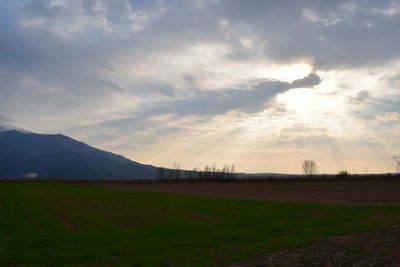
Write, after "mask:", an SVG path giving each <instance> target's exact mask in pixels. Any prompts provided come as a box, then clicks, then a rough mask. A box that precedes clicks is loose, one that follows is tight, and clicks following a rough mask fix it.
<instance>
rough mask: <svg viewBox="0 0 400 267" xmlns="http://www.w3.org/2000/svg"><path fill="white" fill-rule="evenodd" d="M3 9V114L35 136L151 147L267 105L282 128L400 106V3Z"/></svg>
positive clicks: (29, 5)
mask: <svg viewBox="0 0 400 267" xmlns="http://www.w3.org/2000/svg"><path fill="white" fill-rule="evenodd" d="M0 17H1V18H2V27H0V82H1V87H0V114H1V115H0V121H7V120H8V121H11V122H12V123H13V124H16V125H18V126H23V127H26V128H28V129H32V130H33V131H37V132H43V131H44V132H46V131H47V132H53V131H60V132H63V131H68V130H70V131H71V132H74V133H78V130H82V132H84V133H88V134H87V135H86V137H85V135H84V134H83V135H82V138H86V140H89V141H90V139H93V140H98V141H99V142H100V141H102V142H106V139H107V138H108V137H110V138H112V136H115V139H121V132H122V131H123V130H124V131H125V132H126V133H127V135H129V136H131V137H132V138H133V136H138V137H137V139H135V140H137V143H136V144H140V142H142V141H143V143H146V144H147V143H149V140H158V139H157V138H161V137H159V136H160V135H163V134H164V135H165V136H170V135H171V136H173V135H174V134H175V132H174V130H173V129H174V127H175V128H176V129H177V131H178V132H182V133H183V135H185V134H186V135H187V134H188V133H190V132H191V131H192V130H193V127H194V126H193V125H198V124H199V122H196V121H195V120H203V121H202V123H201V125H204V126H205V127H206V126H207V125H209V123H211V122H210V121H213V120H219V121H218V125H219V127H220V128H224V127H226V126H227V125H230V123H232V120H233V119H232V117H234V116H237V117H238V119H237V120H238V121H240V120H241V119H242V117H241V116H243V117H244V118H246V119H247V120H249V121H253V120H254V121H257V120H258V119H259V116H261V115H260V114H263V116H265V117H267V118H268V120H266V121H264V123H265V124H266V126H265V127H275V126H277V125H278V126H279V125H280V124H283V123H286V124H291V123H296V120H301V119H300V118H307V119H309V120H310V121H314V122H316V121H317V119H316V117H318V116H325V114H327V113H329V112H331V113H330V115H329V118H333V117H335V118H336V117H338V118H339V117H340V116H341V117H340V118H341V120H342V122H344V121H346V123H347V124H346V125H352V126H354V127H362V125H364V124H363V123H364V122H361V123H360V125H361V126H360V125H355V124H352V122H353V121H351V120H352V119H355V120H356V121H358V119H359V118H366V119H369V120H371V121H372V120H374V118H375V119H376V118H378V117H379V118H381V117H384V116H385V115H384V114H388V113H390V114H394V113H396V114H397V112H399V108H398V107H399V106H400V105H399V103H400V101H399V99H398V95H399V94H398V89H397V88H398V85H399V77H398V73H399V68H398V66H399V64H398V62H399V59H400V50H399V49H398V47H399V45H400V36H399V35H398V34H397V35H396V34H394V33H396V32H397V31H398V27H399V25H400V5H399V3H398V1H391V0H383V1H372V0H367V1H345V0H337V1H322V0H321V1H314V0H299V1H295V2H293V1H289V0H283V1H279V2H276V1H261V0H260V1H258V0H254V1H250V2H248V1H241V0H219V1H214V0H205V1H195V0H194V1H182V0H171V1H161V0H149V1H141V0H140V1H128V0H116V1H112V4H110V1H105V0H98V1H91V0H83V1H81V0H71V1H49V0H38V1H33V0H26V1H11V0H5V1H4V3H2V8H1V9H0ZM396 62H397V63H396ZM389 64H392V65H391V69H392V70H393V71H391V72H390V73H389V74H388V73H385V71H383V70H384V69H385V68H387V66H389ZM294 65H304V66H306V68H305V71H303V70H300V71H299V70H298V69H296V68H293V66H294ZM364 69H373V70H374V72H376V73H383V74H382V75H380V77H377V76H376V75H375V76H374V75H366V74H365V73H362V75H358V74H359V73H361V72H362V71H363V70H364ZM338 72H346V73H348V74H349V75H347V74H346V75H347V76H346V75H345V76H340V75H337V76H335V74H336V73H338ZM325 74H326V75H325ZM350 74H351V75H350ZM353 74H354V76H356V77H357V79H356V78H354V79H350V78H348V76H352V75H353ZM384 74H385V75H386V76H385V75H384ZM303 75H308V76H307V77H304V78H301V79H297V78H298V77H302V76H303ZM370 76H373V79H374V84H373V85H370V84H369V81H370V80H369V79H370ZM330 77H334V78H333V79H331V78H330ZM385 77H386V78H385ZM364 78H365V79H364ZM296 79H297V80H296ZM371 79H372V78H371ZM379 79H381V80H379ZM378 80H379V82H376V83H375V81H378ZM314 87H316V88H317V89H316V90H307V91H306V90H293V91H298V92H295V93H293V94H292V96H291V97H292V98H293V99H292V100H291V101H292V102H293V103H294V104H295V105H294V106H296V107H297V108H296V107H293V106H292V107H290V105H289V104H288V103H280V102H279V101H277V102H276V103H275V101H274V100H275V99H276V98H277V96H280V95H284V94H285V93H286V94H287V93H288V91H290V90H291V89H295V88H314ZM324 90H325V92H334V94H333V93H332V94H331V95H328V94H325V95H324V96H322V94H323V92H324ZM305 91H306V92H309V93H310V94H309V95H308V96H307V97H303V98H302V97H299V96H297V97H296V94H300V93H301V92H305ZM307 94H308V93H307ZM287 95H288V94H287ZM278 98H279V97H278ZM320 100H322V102H321V101H320ZM307 101H315V103H314V105H312V107H313V108H314V109H315V110H312V112H311V111H310V113H306V111H305V110H306V109H307V108H308V106H307V105H305V104H304V103H308V102H307ZM318 101H320V102H318ZM325 101H326V102H325ZM278 102H279V103H278ZM317 102H318V103H317ZM325 103H326V104H325ZM349 103H351V104H357V105H349ZM343 105H344V106H345V107H343ZM306 106H307V107H306ZM310 106H311V105H310ZM298 107H303V109H301V108H298ZM328 107H329V111H326V109H328ZM332 107H334V108H332ZM318 108H319V109H318ZM331 109H332V110H331ZM266 110H268V111H266ZM282 111H285V112H282ZM302 112H303V113H302ZM307 112H308V111H307ZM340 112H343V114H341V113H340ZM339 113H340V114H339ZM232 114H234V115H232ZM332 114H333V115H332ZM394 117H395V118H397V117H396V116H394ZM11 118H12V119H11ZM160 118H162V119H160ZM159 119H160V120H159ZM243 120H244V119H243ZM273 120H276V121H273ZM338 120H339V119H338ZM347 120H348V121H347ZM171 121H179V122H182V124H184V125H183V126H182V125H178V124H173V123H171ZM184 121H189V122H187V123H186V124H185V123H183V122H184ZM361 121H362V120H361ZM257 123H258V122H257ZM257 123H255V124H257ZM164 124H168V125H164ZM271 125H273V126H271ZM114 128H115V129H116V131H117V132H118V134H119V135H115V133H114V132H113V129H114ZM238 128H240V129H242V128H244V129H247V128H251V127H250V126H249V125H247V124H246V125H245V126H243V125H241V126H240V127H238ZM255 128H256V127H255ZM332 128H333V127H332ZM74 129H75V130H74ZM85 129H86V130H87V132H85V131H84V130H85ZM119 130H121V131H119ZM93 133H98V135H94V134H93ZM233 133H234V131H232V132H231V133H230V134H229V133H228V136H230V135H233ZM202 134H203V135H202ZM240 134H246V133H243V132H240ZM269 134H274V133H272V132H270V133H269ZM215 135H216V136H217V135H218V134H215ZM146 136H147V137H146ZM208 137H209V136H208V135H206V134H205V133H204V132H201V134H200V133H199V134H198V135H197V136H196V138H200V139H201V138H205V139H206V138H208ZM317 137H318V136H317ZM126 138H127V139H126V140H128V139H129V137H126ZM209 138H214V137H209ZM251 138H252V137H251ZM194 139H195V138H194ZM317 139H321V140H322V139H323V137H322V136H321V137H318V138H317ZM124 140H125V139H124ZM127 142H128V141H127ZM193 142H195V141H193ZM303 143H304V142H303ZM118 147H123V144H122V143H120V144H119V146H118Z"/></svg>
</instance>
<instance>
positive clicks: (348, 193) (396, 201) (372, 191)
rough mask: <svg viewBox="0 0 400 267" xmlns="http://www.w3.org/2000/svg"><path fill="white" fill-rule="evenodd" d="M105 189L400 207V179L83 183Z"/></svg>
mask: <svg viewBox="0 0 400 267" xmlns="http://www.w3.org/2000/svg"><path fill="white" fill-rule="evenodd" d="M85 185H91V186H102V187H108V188H118V189H128V190H139V191H151V192H166V193H177V194H187V195H205V196H218V197H231V198H245V199H259V200H271V201H285V202H303V203H331V204H360V205H388V206H400V180H381V181H379V180H358V181H354V180H350V181H326V182H324V181H323V182H321V181H318V182H312V181H308V182H305V181H301V182H299V181H282V182H276V181H272V182H167V183H162V182H140V183H85Z"/></svg>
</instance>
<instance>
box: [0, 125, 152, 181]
mask: <svg viewBox="0 0 400 267" xmlns="http://www.w3.org/2000/svg"><path fill="white" fill-rule="evenodd" d="M37 175H39V176H40V177H63V178H119V179H125V178H154V177H155V167H154V166H151V165H143V164H140V163H138V162H135V161H131V160H129V159H127V158H125V157H123V156H121V155H116V154H113V153H110V152H106V151H103V150H100V149H97V148H94V147H91V146H89V145H87V144H85V143H82V142H79V141H76V140H74V139H72V138H70V137H68V136H65V135H62V134H37V133H32V132H29V131H25V130H22V129H19V128H15V127H5V126H0V177H16V176H19V177H20V176H25V177H26V176H37Z"/></svg>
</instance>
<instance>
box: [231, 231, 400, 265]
mask: <svg viewBox="0 0 400 267" xmlns="http://www.w3.org/2000/svg"><path fill="white" fill-rule="evenodd" d="M259 266H400V225H393V226H389V227H383V228H379V229H375V230H373V231H369V232H366V233H353V234H349V235H344V236H337V237H332V238H329V239H326V240H321V241H318V242H316V243H313V244H311V245H309V246H306V247H302V248H297V249H288V250H281V251H276V252H272V253H270V254H268V255H266V256H265V257H263V258H259V259H256V260H254V261H251V262H246V263H237V264H233V265H230V267H259Z"/></svg>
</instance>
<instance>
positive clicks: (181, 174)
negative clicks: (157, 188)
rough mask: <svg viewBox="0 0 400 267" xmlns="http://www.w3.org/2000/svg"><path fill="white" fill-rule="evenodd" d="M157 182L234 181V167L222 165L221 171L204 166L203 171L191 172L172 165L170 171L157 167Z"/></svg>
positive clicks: (195, 169)
mask: <svg viewBox="0 0 400 267" xmlns="http://www.w3.org/2000/svg"><path fill="white" fill-rule="evenodd" d="M156 173H157V179H159V180H199V181H228V180H233V179H235V165H231V166H229V165H224V167H223V168H222V169H219V168H217V167H216V166H215V164H214V165H213V166H205V168H204V170H201V169H198V168H196V167H195V168H194V169H193V170H191V171H189V170H181V169H180V166H179V165H177V164H175V163H174V167H173V168H172V169H169V168H163V167H159V168H157V169H156Z"/></svg>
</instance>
